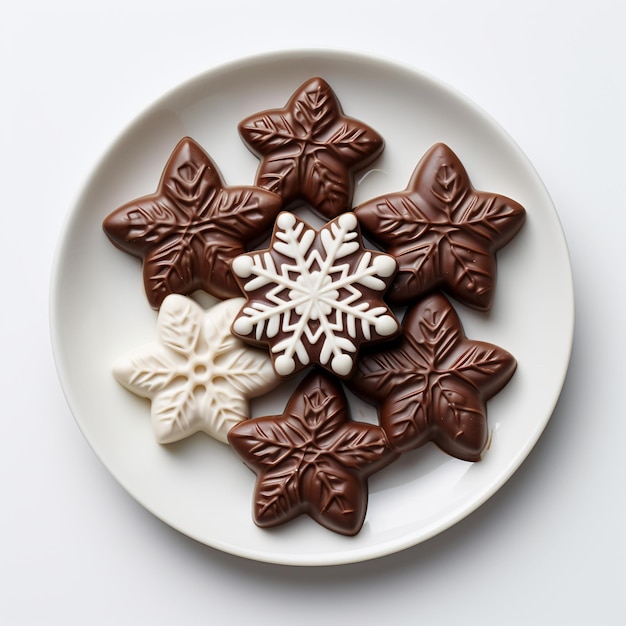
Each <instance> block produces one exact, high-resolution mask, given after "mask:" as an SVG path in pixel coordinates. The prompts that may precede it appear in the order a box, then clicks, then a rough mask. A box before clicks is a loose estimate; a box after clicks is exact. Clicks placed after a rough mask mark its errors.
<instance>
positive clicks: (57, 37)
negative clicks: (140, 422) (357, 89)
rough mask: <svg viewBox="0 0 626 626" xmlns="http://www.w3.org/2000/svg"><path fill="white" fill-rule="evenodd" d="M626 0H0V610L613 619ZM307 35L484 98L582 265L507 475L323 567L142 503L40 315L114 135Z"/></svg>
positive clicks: (618, 521) (489, 620)
mask: <svg viewBox="0 0 626 626" xmlns="http://www.w3.org/2000/svg"><path fill="white" fill-rule="evenodd" d="M83 5H85V6H83ZM270 5H271V6H270ZM408 6H411V7H412V8H411V10H410V13H407V11H408V9H407V8H406V7H408ZM122 7H123V8H122ZM296 12H297V13H296ZM298 20H300V25H298ZM625 23H626V9H625V8H623V5H621V4H620V3H619V2H617V1H614V2H609V1H602V0H596V1H594V2H565V1H562V2H546V1H545V0H542V1H535V0H532V1H531V0H527V1H526V2H523V3H521V2H520V3H507V4H506V5H505V4H504V3H501V2H495V1H493V2H488V1H486V0H475V1H474V2H471V3H469V2H463V1H461V0H458V1H456V2H452V1H449V2H446V1H441V2H437V3H434V2H429V3H426V2H414V3H412V4H411V5H409V4H408V3H407V2H405V1H404V2H394V1H392V0H387V1H386V2H384V3H369V2H365V1H361V2H355V3H338V2H336V1H335V2H325V1H322V0H318V1H317V2H316V3H312V4H311V5H310V6H309V5H306V4H304V3H295V2H282V1H280V2H273V3H270V2H268V3H267V6H265V7H264V5H263V4H262V3H258V2H254V3H253V2H237V1H236V0H231V1H230V2H228V3H224V4H223V6H222V5H219V6H212V3H209V2H191V1H185V0H179V1H178V2H176V3H168V4H165V3H163V2H156V1H154V0H153V1H152V2H147V1H146V2H128V1H126V2H116V1H109V2H107V3H106V5H105V4H104V3H103V5H102V6H96V5H95V4H94V5H93V6H92V5H86V3H78V2H69V1H58V2H55V3H54V4H52V3H45V4H44V3H43V2H33V3H30V5H28V6H27V5H26V4H23V5H20V6H18V5H17V3H14V4H12V5H11V6H10V7H5V8H3V10H2V14H1V15H0V76H1V77H2V97H1V98H0V147H1V148H2V149H1V150H0V159H1V161H0V172H1V173H2V174H1V175H0V176H1V177H0V180H1V182H2V194H1V196H0V210H1V211H2V228H0V238H1V239H0V241H1V246H2V251H3V254H2V259H3V261H4V263H5V269H4V272H3V277H4V278H5V280H6V281H8V284H6V283H5V295H4V297H3V306H2V308H1V309H0V310H1V311H2V313H1V318H0V328H1V329H2V335H1V339H2V350H1V354H2V356H3V357H4V358H3V369H2V377H1V381H2V382H1V383H0V384H1V388H0V391H1V393H2V398H3V399H4V402H3V410H2V419H3V421H4V429H3V430H4V433H5V438H4V441H3V443H2V454H1V455H0V481H1V483H0V488H1V493H2V498H3V506H2V513H1V515H0V583H1V585H0V623H3V624H9V625H11V624H64V625H65V624H139V623H141V624H172V623H179V624H204V623H209V622H210V623H214V624H228V623H244V622H247V623H251V624H254V625H262V624H288V623H293V622H297V623H300V624H314V623H320V622H325V623H341V622H342V620H348V619H349V618H350V616H361V620H362V623H364V624H370V623H371V624H378V623H380V622H381V621H385V622H391V623H397V624H405V623H406V624H409V623H411V624H413V623H422V624H429V625H431V624H454V623H464V624H483V625H484V624H529V623H534V624H591V623H593V624H620V623H623V621H624V619H625V617H624V613H626V611H625V610H624V608H623V581H624V574H623V563H624V558H625V557H626V539H625V538H624V537H625V533H624V528H625V527H626V509H625V506H624V501H625V497H624V493H625V489H624V479H623V476H624V474H625V470H626V461H625V460H624V441H625V440H626V425H625V424H626V421H625V411H624V406H623V404H624V403H623V402H622V394H623V392H622V388H623V385H624V373H625V370H626V366H625V365H624V357H623V356H620V350H625V349H626V342H625V339H626V337H625V332H624V329H623V322H622V320H623V318H624V314H623V310H624V306H625V305H626V298H625V296H624V291H623V285H624V278H623V274H622V272H623V268H624V263H625V261H626V258H625V252H624V248H625V246H624V245H623V242H622V237H623V235H624V233H625V226H626V218H625V217H624V210H625V209H626V207H625V206H624V204H625V201H624V194H623V183H622V180H623V177H624V164H625V159H624V156H623V149H624V146H625V144H626V123H625V122H624V115H625V112H626V43H625V42H626V40H625V39H624V38H623V33H622V28H623V26H624V24H625ZM296 47H316V48H320V47H321V48H336V49H348V50H355V51H359V52H364V53H368V54H373V55H381V56H383V57H386V58H389V59H391V60H396V61H400V62H403V63H406V64H409V65H411V66H413V67H415V68H416V69H419V70H422V71H425V72H427V73H429V74H431V75H434V76H436V77H437V78H439V79H441V80H443V81H445V82H447V83H449V84H450V85H452V86H453V87H455V88H457V89H458V90H460V91H461V92H463V93H464V94H465V95H467V96H469V97H470V98H472V99H473V100H475V101H476V102H477V103H478V104H479V105H480V106H481V107H483V108H484V109H485V110H486V111H488V112H489V113H490V114H491V115H492V116H493V117H494V118H495V119H496V120H497V121H498V122H499V123H500V124H501V125H502V126H503V127H504V128H505V129H506V130H507V131H508V132H509V133H510V134H511V135H512V137H513V138H514V139H515V140H516V141H517V142H518V144H519V145H520V146H521V148H522V149H523V150H524V151H525V152H526V154H527V155H528V157H529V158H530V160H531V161H532V162H533V163H534V165H535V167H536V168H537V170H538V172H539V174H540V175H541V177H542V178H543V180H544V182H545V184H546V186H547V188H548V190H549V191H550V193H551V195H552V197H553V200H554V203H555V205H556V207H557V210H558V212H559V215H560V217H561V220H562V223H563V227H564V230H565V234H566V236H567V239H568V243H569V247H570V253H571V257H572V266H573V272H574V283H575V289H576V315H577V327H576V332H575V340H574V347H573V355H572V363H571V366H570V372H569V375H568V378H567V381H566V384H565V388H564V391H563V394H562V396H561V400H560V402H559V404H558V406H557V409H556V411H555V413H554V415H553V418H552V420H551V421H550V424H549V425H548V428H547V429H546V431H545V433H544V435H543V437H542V438H541V439H540V441H539V444H538V445H537V446H536V448H535V450H534V451H533V452H532V453H531V455H530V457H529V458H528V459H527V461H526V462H525V463H524V464H523V466H522V467H521V469H520V470H519V471H518V472H517V473H516V474H515V476H514V477H513V478H512V479H511V480H510V481H509V482H508V483H507V484H506V485H505V487H504V488H503V489H502V490H500V491H499V492H498V493H497V494H496V495H495V496H494V497H493V498H492V499H491V500H490V501H489V502H488V503H487V504H485V505H484V506H482V507H481V508H480V509H479V510H478V511H476V512H475V513H473V514H472V515H471V516H470V517H468V518H467V519H466V520H464V521H463V522H461V523H460V524H458V525H456V526H455V527H453V528H452V529H450V530H448V531H446V532H445V533H443V534H441V535H440V536H438V537H436V538H434V539H432V540H430V541H428V542H426V543H424V544H421V545H419V546H416V547H414V548H411V549H409V550H406V551H404V552H402V553H398V554H395V555H392V556H389V557H385V558H382V559H378V560H375V561H370V562H365V563H361V564H354V565H347V566H339V567H332V568H317V569H315V568H312V569H310V568H291V567H286V566H273V565H267V564H263V563H256V562H249V561H245V560H242V559H239V558H237V557H234V556H230V555H227V554H223V553H221V552H218V551H216V550H213V549H211V548H207V547H205V546H203V545H199V544H197V543H195V542H194V541H192V540H190V539H188V538H186V537H185V536H183V535H180V534H179V533H177V532H176V531H174V530H172V529H170V528H169V527H168V526H166V525H164V524H163V523H162V522H160V521H158V520H157V519H155V518H154V517H152V516H151V514H149V513H148V512H146V511H145V510H144V509H143V508H142V507H141V506H140V505H138V504H137V503H136V502H135V501H134V500H133V499H132V498H131V497H130V496H128V495H127V494H126V493H125V492H124V491H123V489H122V488H121V487H120V486H119V485H118V484H117V483H116V482H115V481H114V479H113V478H111V476H110V475H109V474H108V472H107V471H106V469H105V468H104V467H103V466H102V464H101V463H100V461H99V460H98V459H97V458H96V457H95V455H94V454H93V453H92V451H91V450H90V448H89V446H88V445H87V444H86V442H85V440H84V438H83V437H82V435H81V433H80V431H79V429H78V427H77V426H76V424H75V422H74V420H73V418H72V416H71V414H70V411H69V409H68V408H67V405H66V403H65V400H64V398H63V394H62V392H61V389H60V386H59V384H58V381H57V377H56V373H55V369H54V364H53V359H52V354H51V349H50V340H49V331H48V285H49V278H50V270H51V263H52V258H53V254H54V250H55V247H56V243H57V237H58V235H59V233H60V230H61V228H62V225H63V222H64V220H65V218H66V216H67V213H68V211H69V210H70V208H71V206H72V204H73V202H74V200H75V199H76V197H77V195H78V193H79V192H80V189H81V187H82V185H83V183H84V180H85V178H86V177H87V176H88V175H89V173H90V172H91V170H92V169H93V167H94V166H95V164H96V163H97V161H98V159H99V157H100V156H101V154H102V152H103V151H104V150H105V149H106V148H107V147H108V146H109V144H110V143H111V142H112V140H113V139H114V138H115V137H117V135H118V134H119V133H120V132H121V131H122V130H123V129H124V128H125V127H126V125H127V124H128V123H129V122H130V121H131V120H132V119H133V118H134V117H135V116H136V115H138V114H139V113H140V112H141V111H142V110H143V109H144V108H145V107H146V106H148V105H149V104H151V103H152V102H153V100H154V99H155V98H157V97H159V96H160V95H161V94H162V93H163V92H164V91H167V90H169V89H170V88H171V87H173V86H176V85H177V84H179V83H180V82H182V81H184V80H186V79H187V78H190V77H192V76H194V75H196V74H198V73H200V72H203V71H204V70H206V69H208V68H210V67H214V66H215V65H217V64H220V63H222V62H225V61H229V60H233V59H237V58H240V57H243V56H247V55H250V54H254V53H256V52H262V51H269V50H280V49H285V48H296Z"/></svg>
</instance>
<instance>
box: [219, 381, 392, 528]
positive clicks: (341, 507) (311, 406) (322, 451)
mask: <svg viewBox="0 0 626 626" xmlns="http://www.w3.org/2000/svg"><path fill="white" fill-rule="evenodd" d="M228 440H229V442H230V444H231V446H232V448H233V449H234V450H235V451H236V452H237V454H239V455H240V456H241V458H242V459H243V460H244V462H245V463H246V464H247V465H248V466H249V467H250V469H252V471H254V472H255V473H256V474H257V481H256V487H255V496H254V518H255V522H256V523H257V524H258V525H259V526H261V527H268V526H276V525H279V524H282V523H284V522H287V521H289V520H291V519H293V518H294V517H296V516H298V515H301V514H303V513H304V514H308V515H310V516H311V517H312V518H313V519H314V520H316V521H317V522H318V523H320V524H321V525H322V526H324V527H326V528H328V529H330V530H333V531H335V532H338V533H341V534H345V535H354V534H356V533H357V532H358V531H359V530H360V528H361V526H362V524H363V520H364V518H365V513H366V509H367V496H368V494H367V477H368V476H369V475H371V474H372V473H373V472H375V471H377V470H379V469H381V468H382V467H384V466H385V465H387V464H388V463H389V462H391V461H392V460H393V459H394V458H395V454H394V453H392V452H391V449H390V447H389V444H388V442H387V439H386V437H385V433H384V431H383V430H382V428H380V427H379V426H375V425H372V424H366V423H360V422H353V421H351V420H350V415H349V408H348V403H347V400H346V397H345V395H344V393H343V391H342V389H341V386H340V384H339V383H338V382H335V381H334V380H333V379H332V378H331V377H329V376H327V375H325V374H323V373H318V372H312V373H311V374H309V375H308V376H307V377H306V378H305V379H304V380H303V381H302V382H301V383H300V385H299V386H298V388H297V389H296V391H295V392H294V394H293V396H292V397H291V399H290V400H289V403H288V405H287V407H286V409H285V412H284V413H283V414H282V415H280V416H271V417H259V418H252V419H250V420H247V421H245V422H240V423H239V424H237V425H236V426H234V427H233V428H232V430H231V431H230V433H229V434H228Z"/></svg>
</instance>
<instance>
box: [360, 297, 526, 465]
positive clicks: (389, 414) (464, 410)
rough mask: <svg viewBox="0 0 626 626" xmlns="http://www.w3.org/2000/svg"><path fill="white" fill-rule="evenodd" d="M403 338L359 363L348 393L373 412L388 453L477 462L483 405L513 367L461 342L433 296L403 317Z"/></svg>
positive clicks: (456, 325)
mask: <svg viewBox="0 0 626 626" xmlns="http://www.w3.org/2000/svg"><path fill="white" fill-rule="evenodd" d="M403 331H404V333H403V335H402V338H401V339H400V340H399V341H398V343H397V344H396V345H394V346H393V347H391V348H389V349H388V350H383V351H380V352H371V353H370V354H367V355H363V356H362V357H361V359H360V360H359V364H358V367H357V370H356V372H355V374H354V377H353V379H352V380H351V381H350V383H349V384H350V387H351V388H352V390H353V391H354V392H355V393H357V394H359V395H361V396H362V397H363V398H365V399H366V400H369V401H370V402H373V403H375V404H377V405H378V407H379V418H380V423H381V425H382V426H383V428H384V429H385V431H386V432H387V436H388V437H389V441H390V442H391V445H392V447H394V448H395V449H397V450H399V451H402V452H405V451H407V450H412V449H414V448H418V447H420V446H421V445H423V444H424V443H426V442H427V441H434V442H435V443H436V444H437V445H438V446H439V447H440V448H441V449H442V450H444V451H445V452H447V453H448V454H451V455H453V456H455V457H458V458H460V459H463V460H467V461H478V460H480V458H481V453H482V451H483V449H484V447H485V445H486V443H487V439H488V426H487V409H486V401H487V400H488V399H489V398H491V397H492V396H493V395H494V394H496V393H497V392H498V391H500V390H501V389H502V388H503V387H504V386H505V385H506V384H507V382H508V381H509V380H510V378H511V376H512V375H513V373H514V371H515V368H516V361H515V359H514V358H513V356H511V355H510V354H509V353H508V352H506V351H505V350H503V349H502V348H499V347H498V346H495V345H492V344H489V343H485V342H480V341H472V340H470V339H468V338H467V337H466V336H465V334H464V332H463V328H462V326H461V322H460V320H459V318H458V316H457V314H456V312H455V311H454V309H453V308H452V306H451V305H450V303H449V302H448V301H447V300H446V298H444V297H443V296H442V295H439V294H437V295H431V296H428V297H426V298H424V300H422V301H421V302H420V303H419V304H417V305H415V306H414V307H413V308H411V309H409V310H408V311H407V314H406V316H405V319H404V321H403Z"/></svg>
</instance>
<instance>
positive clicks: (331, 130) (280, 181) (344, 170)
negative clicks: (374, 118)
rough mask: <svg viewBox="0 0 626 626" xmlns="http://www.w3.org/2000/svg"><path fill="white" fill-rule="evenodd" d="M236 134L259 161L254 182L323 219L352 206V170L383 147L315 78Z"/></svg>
mask: <svg viewBox="0 0 626 626" xmlns="http://www.w3.org/2000/svg"><path fill="white" fill-rule="evenodd" d="M239 133H240V135H241V137H242V139H243V140H244V142H245V143H246V144H247V146H248V147H249V148H250V149H251V150H252V152H253V153H254V154H255V155H257V156H258V157H259V158H260V159H261V162H260V164H259V168H258V171H257V175H256V184H257V185H259V186H260V187H263V188H265V189H269V190H270V191H273V192H275V193H277V194H278V195H280V196H281V197H282V198H283V201H284V205H283V208H285V209H289V208H290V205H291V204H292V203H293V202H294V201H297V200H301V201H305V202H306V203H308V204H309V205H310V207H311V208H312V209H313V210H314V211H316V212H318V213H320V214H321V215H323V216H324V217H326V218H328V219H332V218H334V217H337V216H338V215H339V214H340V213H343V212H345V211H349V210H351V209H352V194H353V191H354V174H355V172H357V171H360V170H362V169H363V168H365V167H366V166H367V165H369V164H370V163H372V162H373V161H374V160H375V159H376V158H377V157H378V156H379V155H380V153H381V152H382V150H383V148H384V141H383V138H382V137H381V136H380V135H379V134H378V133H377V132H376V131H375V130H374V129H373V128H371V127H370V126H368V125H366V124H364V123H363V122H361V121H359V120H356V119H354V118H352V117H347V116H346V115H344V114H343V111H342V108H341V105H340V103H339V100H338V99H337V96H336V95H335V93H334V92H333V90H332V89H331V88H330V86H329V85H328V83H327V82H326V81H325V80H324V79H322V78H319V77H315V78H311V79H310V80H308V81H307V82H305V83H304V84H303V85H301V86H300V87H299V88H298V89H297V90H296V91H295V93H294V94H293V95H292V96H291V98H290V99H289V102H288V103H287V105H286V106H285V107H284V108H282V109H271V110H266V111H262V112H260V113H256V114H254V115H251V116H250V117H248V118H246V119H244V120H243V121H242V122H240V124H239Z"/></svg>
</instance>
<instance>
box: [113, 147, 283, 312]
mask: <svg viewBox="0 0 626 626" xmlns="http://www.w3.org/2000/svg"><path fill="white" fill-rule="evenodd" d="M280 206H281V200H280V198H279V197H278V196H276V195H275V194H272V193H270V192H269V191H267V190H265V189H259V188H256V187H227V186H225V185H224V182H223V180H222V178H221V176H220V174H219V171H218V170H217V168H216V166H215V164H214V163H213V161H212V160H211V159H210V157H209V156H208V155H207V154H206V153H205V152H204V150H202V148H201V147H200V146H199V145H198V144H197V143H196V142H194V141H193V140H192V139H190V138H188V137H187V138H185V139H183V140H182V141H180V142H179V144H178V145H177V146H176V148H175V149H174V151H173V152H172V155H171V157H170V159H169V161H168V163H167V165H166V167H165V170H164V172H163V175H162V178H161V181H160V183H159V187H158V190H157V192H156V193H154V194H152V195H148V196H144V197H141V198H138V199H137V200H133V201H132V202H129V203H127V204H125V205H123V206H121V207H119V208H118V209H116V210H115V211H114V212H112V213H111V214H110V215H109V216H108V217H107V218H106V219H105V220H104V224H103V227H104V231H105V232H106V234H107V235H108V237H109V238H110V239H111V241H112V242H113V243H114V244H115V245H116V246H117V247H119V248H121V249H122V250H124V251H126V252H129V253H130V254H133V255H135V256H138V257H140V258H141V259H143V274H144V287H145V291H146V295H147V297H148V301H149V302H150V305H151V306H152V307H153V308H156V309H158V308H159V306H160V305H161V303H162V302H163V300H164V299H165V297H166V296H167V295H169V294H171V293H179V294H184V295H188V294H191V293H192V292H194V291H196V290H198V289H203V290H205V291H207V292H208V293H210V294H212V295H214V296H216V297H218V298H223V299H224V298H231V297H237V296H241V291H240V290H239V287H238V285H237V282H236V281H235V279H234V277H233V275H232V273H231V271H230V261H231V260H232V259H233V258H235V257H236V256H238V255H239V254H241V253H243V252H245V251H246V243H247V242H252V241H258V240H260V239H261V238H262V237H263V235H264V234H265V231H267V230H268V229H269V228H271V225H272V223H273V221H274V218H275V217H276V215H277V213H278V211H279V209H280Z"/></svg>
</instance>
